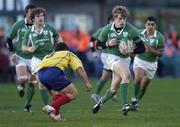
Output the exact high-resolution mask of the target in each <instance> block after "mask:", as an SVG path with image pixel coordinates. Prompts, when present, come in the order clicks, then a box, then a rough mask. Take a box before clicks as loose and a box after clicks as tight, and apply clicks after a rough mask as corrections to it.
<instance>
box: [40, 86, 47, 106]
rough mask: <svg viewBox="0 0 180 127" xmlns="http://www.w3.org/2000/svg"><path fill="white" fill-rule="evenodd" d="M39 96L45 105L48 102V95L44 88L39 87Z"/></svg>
mask: <svg viewBox="0 0 180 127" xmlns="http://www.w3.org/2000/svg"><path fill="white" fill-rule="evenodd" d="M39 91H40V94H41V98H42V100H43V103H44V105H47V104H48V102H49V95H48V91H47V90H46V89H40V90H39Z"/></svg>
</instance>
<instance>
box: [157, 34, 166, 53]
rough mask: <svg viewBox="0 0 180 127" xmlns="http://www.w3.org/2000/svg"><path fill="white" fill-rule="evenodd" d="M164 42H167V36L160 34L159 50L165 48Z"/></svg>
mask: <svg viewBox="0 0 180 127" xmlns="http://www.w3.org/2000/svg"><path fill="white" fill-rule="evenodd" d="M164 42H165V38H164V36H163V35H160V36H159V38H158V44H157V49H158V50H163V49H164Z"/></svg>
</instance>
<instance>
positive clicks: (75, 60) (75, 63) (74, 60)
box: [69, 53, 83, 71]
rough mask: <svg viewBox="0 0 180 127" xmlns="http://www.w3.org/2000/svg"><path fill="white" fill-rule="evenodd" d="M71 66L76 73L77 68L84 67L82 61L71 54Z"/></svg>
mask: <svg viewBox="0 0 180 127" xmlns="http://www.w3.org/2000/svg"><path fill="white" fill-rule="evenodd" d="M69 66H70V67H71V68H72V69H73V70H74V71H76V69H77V68H79V67H83V65H82V62H81V60H80V59H79V58H78V57H77V56H76V55H75V54H73V53H71V54H70V63H69Z"/></svg>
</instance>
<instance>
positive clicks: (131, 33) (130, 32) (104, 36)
mask: <svg viewBox="0 0 180 127" xmlns="http://www.w3.org/2000/svg"><path fill="white" fill-rule="evenodd" d="M114 25H115V23H114V22H113V23H112V24H110V25H107V26H105V27H104V28H103V29H102V31H101V33H100V35H99V37H98V40H99V41H100V42H104V43H105V42H106V41H108V40H110V39H116V40H117V42H118V43H119V44H120V43H121V40H122V39H128V40H131V41H132V40H133V39H135V38H139V32H138V30H137V29H136V28H135V27H134V26H132V25H131V24H129V23H128V22H126V24H125V25H124V27H123V28H122V30H121V31H119V32H118V33H117V32H116V30H115V28H114ZM132 42H133V41H132ZM133 43H135V42H133ZM108 53H110V54H114V55H117V56H120V57H122V58H127V57H128V55H124V54H122V53H121V52H120V51H119V47H118V46H111V47H109V48H108Z"/></svg>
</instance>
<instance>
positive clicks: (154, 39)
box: [137, 29, 165, 62]
mask: <svg viewBox="0 0 180 127" xmlns="http://www.w3.org/2000/svg"><path fill="white" fill-rule="evenodd" d="M145 33H146V29H143V30H140V36H141V37H142V40H143V41H144V44H145V45H150V46H151V47H152V48H154V49H155V50H161V51H162V50H163V49H164V42H165V39H164V36H163V35H162V34H161V33H160V32H159V31H157V30H156V31H155V32H154V35H153V36H151V37H150V38H149V39H147V38H146V35H145ZM137 57H138V58H140V59H142V60H145V61H148V62H155V61H157V60H158V56H156V55H153V54H151V53H149V52H147V51H145V52H144V53H142V54H138V55H137Z"/></svg>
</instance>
